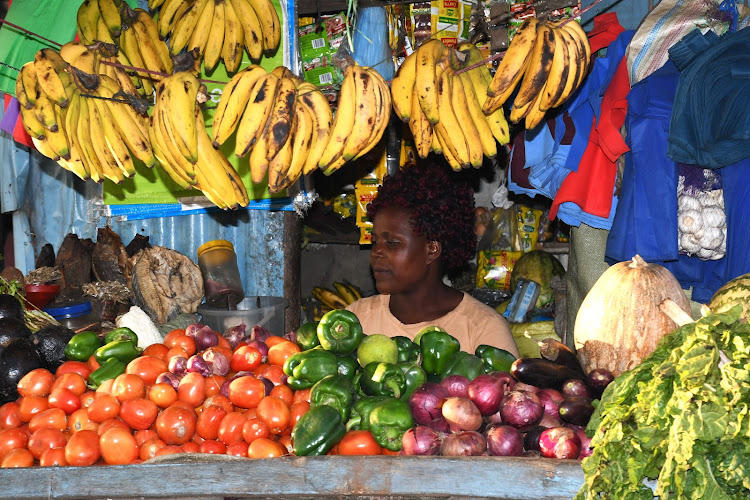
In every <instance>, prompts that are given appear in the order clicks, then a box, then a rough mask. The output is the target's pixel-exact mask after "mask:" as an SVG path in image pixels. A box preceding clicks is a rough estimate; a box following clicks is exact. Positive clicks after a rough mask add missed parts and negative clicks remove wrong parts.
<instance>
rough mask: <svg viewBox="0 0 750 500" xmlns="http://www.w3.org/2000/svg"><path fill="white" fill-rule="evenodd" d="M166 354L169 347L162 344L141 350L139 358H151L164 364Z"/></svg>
mask: <svg viewBox="0 0 750 500" xmlns="http://www.w3.org/2000/svg"><path fill="white" fill-rule="evenodd" d="M168 352H169V347H167V346H165V345H164V344H151V345H150V346H148V347H146V348H145V349H144V350H143V352H142V353H141V356H153V357H155V358H159V359H161V360H162V361H164V362H166V356H167V353H168Z"/></svg>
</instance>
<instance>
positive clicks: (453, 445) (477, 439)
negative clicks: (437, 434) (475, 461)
mask: <svg viewBox="0 0 750 500" xmlns="http://www.w3.org/2000/svg"><path fill="white" fill-rule="evenodd" d="M485 451H487V441H486V440H485V439H484V436H482V435H481V434H480V433H478V432H477V431H462V432H457V433H455V434H448V435H447V436H445V438H444V439H443V442H442V443H441V444H440V454H441V455H445V456H447V457H476V456H479V455H483V454H484V453H485Z"/></svg>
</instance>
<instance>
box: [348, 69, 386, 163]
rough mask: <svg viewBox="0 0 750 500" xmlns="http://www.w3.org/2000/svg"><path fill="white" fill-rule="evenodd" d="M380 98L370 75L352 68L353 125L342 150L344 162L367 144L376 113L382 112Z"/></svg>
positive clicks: (363, 70) (364, 70)
mask: <svg viewBox="0 0 750 500" xmlns="http://www.w3.org/2000/svg"><path fill="white" fill-rule="evenodd" d="M381 106H382V98H381V96H380V90H379V89H378V88H377V83H376V82H375V81H373V77H372V75H371V74H370V73H369V72H368V71H367V70H366V69H365V68H363V67H362V66H354V109H355V110H356V113H355V116H354V124H353V126H352V128H351V130H350V131H349V134H348V137H347V140H346V143H345V145H344V149H343V151H342V152H341V155H342V157H343V158H344V160H346V161H349V160H351V159H352V158H354V157H355V156H357V154H358V153H359V152H360V151H361V150H362V149H363V148H364V146H365V145H366V144H367V143H368V142H369V139H370V136H371V135H372V132H373V126H374V125H375V120H376V118H377V116H378V113H381V112H382V109H381Z"/></svg>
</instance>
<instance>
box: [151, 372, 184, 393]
mask: <svg viewBox="0 0 750 500" xmlns="http://www.w3.org/2000/svg"><path fill="white" fill-rule="evenodd" d="M155 383H156V384H169V385H171V386H172V387H173V388H174V390H175V391H176V390H177V388H178V387H179V386H180V379H179V377H177V375H175V374H174V373H172V372H163V373H160V374H159V375H158V376H157V377H156V382H155Z"/></svg>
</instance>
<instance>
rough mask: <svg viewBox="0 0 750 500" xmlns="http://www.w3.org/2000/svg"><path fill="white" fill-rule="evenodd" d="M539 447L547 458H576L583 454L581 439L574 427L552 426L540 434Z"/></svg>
mask: <svg viewBox="0 0 750 500" xmlns="http://www.w3.org/2000/svg"><path fill="white" fill-rule="evenodd" d="M539 449H540V450H541V452H542V455H543V456H545V457H547V458H561V459H566V458H567V459H574V460H575V459H577V458H578V456H579V455H580V454H581V440H580V439H579V438H578V436H577V435H576V432H575V431H574V430H573V429H568V428H567V427H552V428H551V429H545V430H544V431H543V432H542V434H541V435H540V436H539Z"/></svg>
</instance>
